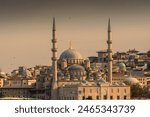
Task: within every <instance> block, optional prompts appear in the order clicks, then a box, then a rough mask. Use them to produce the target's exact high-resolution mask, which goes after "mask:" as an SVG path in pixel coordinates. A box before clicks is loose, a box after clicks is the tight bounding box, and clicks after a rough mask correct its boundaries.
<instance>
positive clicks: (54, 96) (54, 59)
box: [51, 18, 58, 100]
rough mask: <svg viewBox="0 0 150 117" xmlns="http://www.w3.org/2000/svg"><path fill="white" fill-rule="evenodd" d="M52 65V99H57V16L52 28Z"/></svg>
mask: <svg viewBox="0 0 150 117" xmlns="http://www.w3.org/2000/svg"><path fill="white" fill-rule="evenodd" d="M52 54H53V56H52V67H53V81H52V89H51V99H52V100H56V99H57V88H58V86H57V38H56V27H55V18H53V29H52Z"/></svg>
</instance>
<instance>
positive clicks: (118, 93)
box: [58, 83, 130, 100]
mask: <svg viewBox="0 0 150 117" xmlns="http://www.w3.org/2000/svg"><path fill="white" fill-rule="evenodd" d="M58 93H59V97H58V99H60V100H128V99H130V87H129V86H113V85H111V86H110V85H109V84H107V83H105V84H101V85H99V86H96V85H95V86H94V85H93V86H90V85H85V84H84V85H83V84H76V85H65V86H62V87H60V88H59V92H58Z"/></svg>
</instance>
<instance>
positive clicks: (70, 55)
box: [59, 48, 83, 60]
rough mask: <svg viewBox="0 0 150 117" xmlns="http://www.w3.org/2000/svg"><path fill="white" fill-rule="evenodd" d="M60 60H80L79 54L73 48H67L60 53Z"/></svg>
mask: <svg viewBox="0 0 150 117" xmlns="http://www.w3.org/2000/svg"><path fill="white" fill-rule="evenodd" d="M59 59H60V60H81V59H83V58H82V56H81V54H80V53H79V52H77V51H76V50H75V49H72V48H69V49H67V50H65V51H64V52H63V53H62V54H61V55H60V58H59Z"/></svg>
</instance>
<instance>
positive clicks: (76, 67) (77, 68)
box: [67, 64, 85, 71]
mask: <svg viewBox="0 0 150 117" xmlns="http://www.w3.org/2000/svg"><path fill="white" fill-rule="evenodd" d="M67 70H68V71H85V68H84V67H83V66H81V65H77V64H74V65H71V66H69V67H68V68H67Z"/></svg>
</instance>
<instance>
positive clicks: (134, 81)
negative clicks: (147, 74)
mask: <svg viewBox="0 0 150 117" xmlns="http://www.w3.org/2000/svg"><path fill="white" fill-rule="evenodd" d="M124 83H126V84H129V85H134V84H139V83H140V82H139V81H138V80H137V79H136V78H133V77H132V76H129V77H128V78H126V79H125V80H124Z"/></svg>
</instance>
